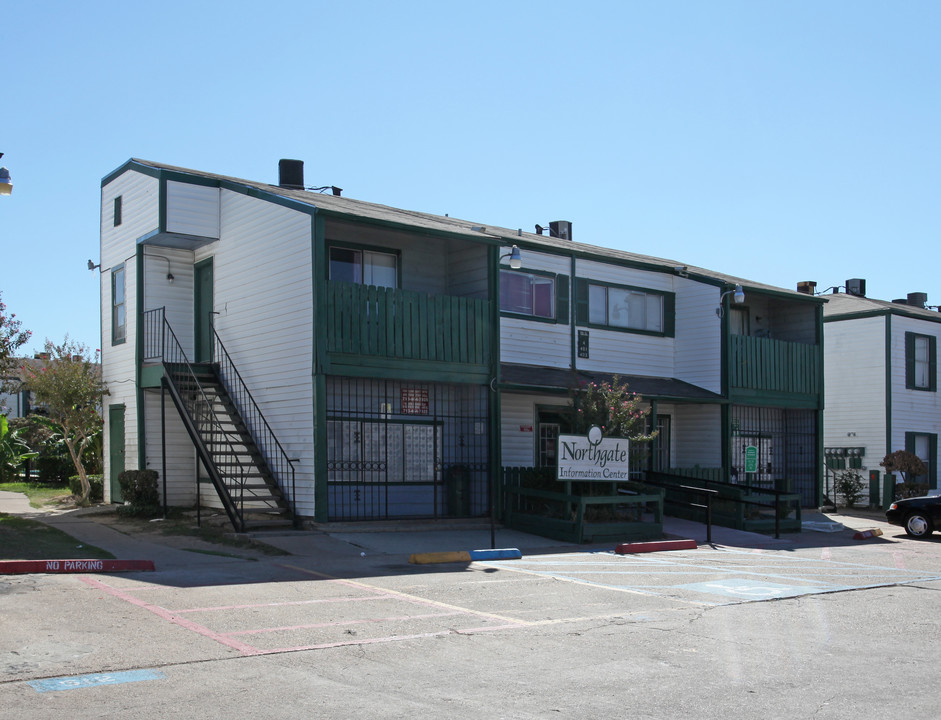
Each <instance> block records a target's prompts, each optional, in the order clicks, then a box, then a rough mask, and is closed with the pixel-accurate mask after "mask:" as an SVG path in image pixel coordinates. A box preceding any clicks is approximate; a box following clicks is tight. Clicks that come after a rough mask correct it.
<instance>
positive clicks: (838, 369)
mask: <svg viewBox="0 0 941 720" xmlns="http://www.w3.org/2000/svg"><path fill="white" fill-rule="evenodd" d="M885 323H886V319H885V317H881V316H880V317H870V318H860V319H856V320H841V321H839V322H828V323H824V326H823V328H824V352H825V359H824V381H823V382H824V393H825V397H824V407H825V409H824V422H823V426H824V435H823V438H824V440H823V443H824V446H826V447H862V448H864V449H865V456H864V457H863V469H872V470H881V468H880V467H879V462H880V461H881V460H882V458H883V457H885V454H886V450H885V442H886V425H885V423H886V413H885V411H886V387H885V378H886V368H885ZM903 372H904V368H903ZM903 382H904V378H903ZM902 441H903V445H902V446H901V447H903V448H904V435H903V437H902Z"/></svg>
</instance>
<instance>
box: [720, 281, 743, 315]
mask: <svg viewBox="0 0 941 720" xmlns="http://www.w3.org/2000/svg"><path fill="white" fill-rule="evenodd" d="M726 295H731V296H732V302H734V303H735V304H736V305H741V304H742V303H743V302H745V291H744V290H742V286H741V285H736V286H735V288H734V289H732V290H726V291H725V292H724V293H722V294H721V295H719V307H717V308H716V315H718V316H719V317H722V316H723V315H724V314H725V305H724V304H723V302H722V301H723V300H725V296H726Z"/></svg>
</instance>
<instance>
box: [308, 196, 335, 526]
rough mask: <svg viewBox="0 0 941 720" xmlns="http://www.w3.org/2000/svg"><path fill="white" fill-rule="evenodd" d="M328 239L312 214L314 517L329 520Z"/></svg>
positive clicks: (318, 221) (315, 215) (322, 520)
mask: <svg viewBox="0 0 941 720" xmlns="http://www.w3.org/2000/svg"><path fill="white" fill-rule="evenodd" d="M326 252H327V251H326V239H325V227H324V218H323V217H322V216H321V215H320V213H314V214H313V215H312V216H311V232H310V258H311V285H312V288H311V293H312V298H313V308H312V309H313V322H314V332H313V339H312V342H313V345H312V347H311V352H312V354H313V368H312V372H313V377H312V378H311V383H312V390H313V398H314V406H313V408H312V412H313V423H312V425H313V429H312V432H313V437H312V438H311V440H312V443H313V447H314V458H313V461H314V462H313V466H314V519H315V520H316V521H317V522H327V520H328V519H329V517H330V491H329V486H328V483H327V424H326V420H325V418H326V416H327V377H326V375H325V374H324V366H325V365H326V362H327V334H326V332H325V331H324V329H325V328H326V327H327V283H325V282H318V281H317V279H318V278H322V277H326V272H327V271H326V269H325V268H324V267H323V263H324V262H325V261H326Z"/></svg>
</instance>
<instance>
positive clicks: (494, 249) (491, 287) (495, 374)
mask: <svg viewBox="0 0 941 720" xmlns="http://www.w3.org/2000/svg"><path fill="white" fill-rule="evenodd" d="M487 256H488V257H487V270H488V271H487V292H488V293H489V297H490V298H492V299H493V302H491V303H490V390H491V392H490V418H489V420H490V428H489V440H490V453H489V455H490V487H489V488H488V492H489V493H490V498H489V505H490V507H489V511H490V513H491V522H493V520H494V518H495V516H497V515H499V516H500V517H501V518H502V517H503V497H502V494H501V493H500V492H499V488H500V486H501V483H502V480H503V472H502V467H503V390H502V389H501V388H500V332H501V327H500V322H501V321H500V246H499V245H493V246H491V247H490V248H488V249H487Z"/></svg>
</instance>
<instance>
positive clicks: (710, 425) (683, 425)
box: [658, 405, 722, 468]
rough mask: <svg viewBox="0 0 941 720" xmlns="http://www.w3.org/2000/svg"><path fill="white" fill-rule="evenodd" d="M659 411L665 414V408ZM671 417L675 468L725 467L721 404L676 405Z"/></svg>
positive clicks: (672, 456)
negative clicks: (723, 460) (723, 465)
mask: <svg viewBox="0 0 941 720" xmlns="http://www.w3.org/2000/svg"><path fill="white" fill-rule="evenodd" d="M658 412H664V413H666V409H665V408H660V409H659V410H658ZM669 414H670V415H671V417H672V428H671V431H672V433H673V447H672V450H673V452H672V455H671V458H672V460H673V467H677V468H690V467H694V466H696V465H699V466H700V467H704V468H717V467H722V411H721V408H720V406H719V405H676V406H675V407H674V408H672V409H671V411H670V412H669Z"/></svg>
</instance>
